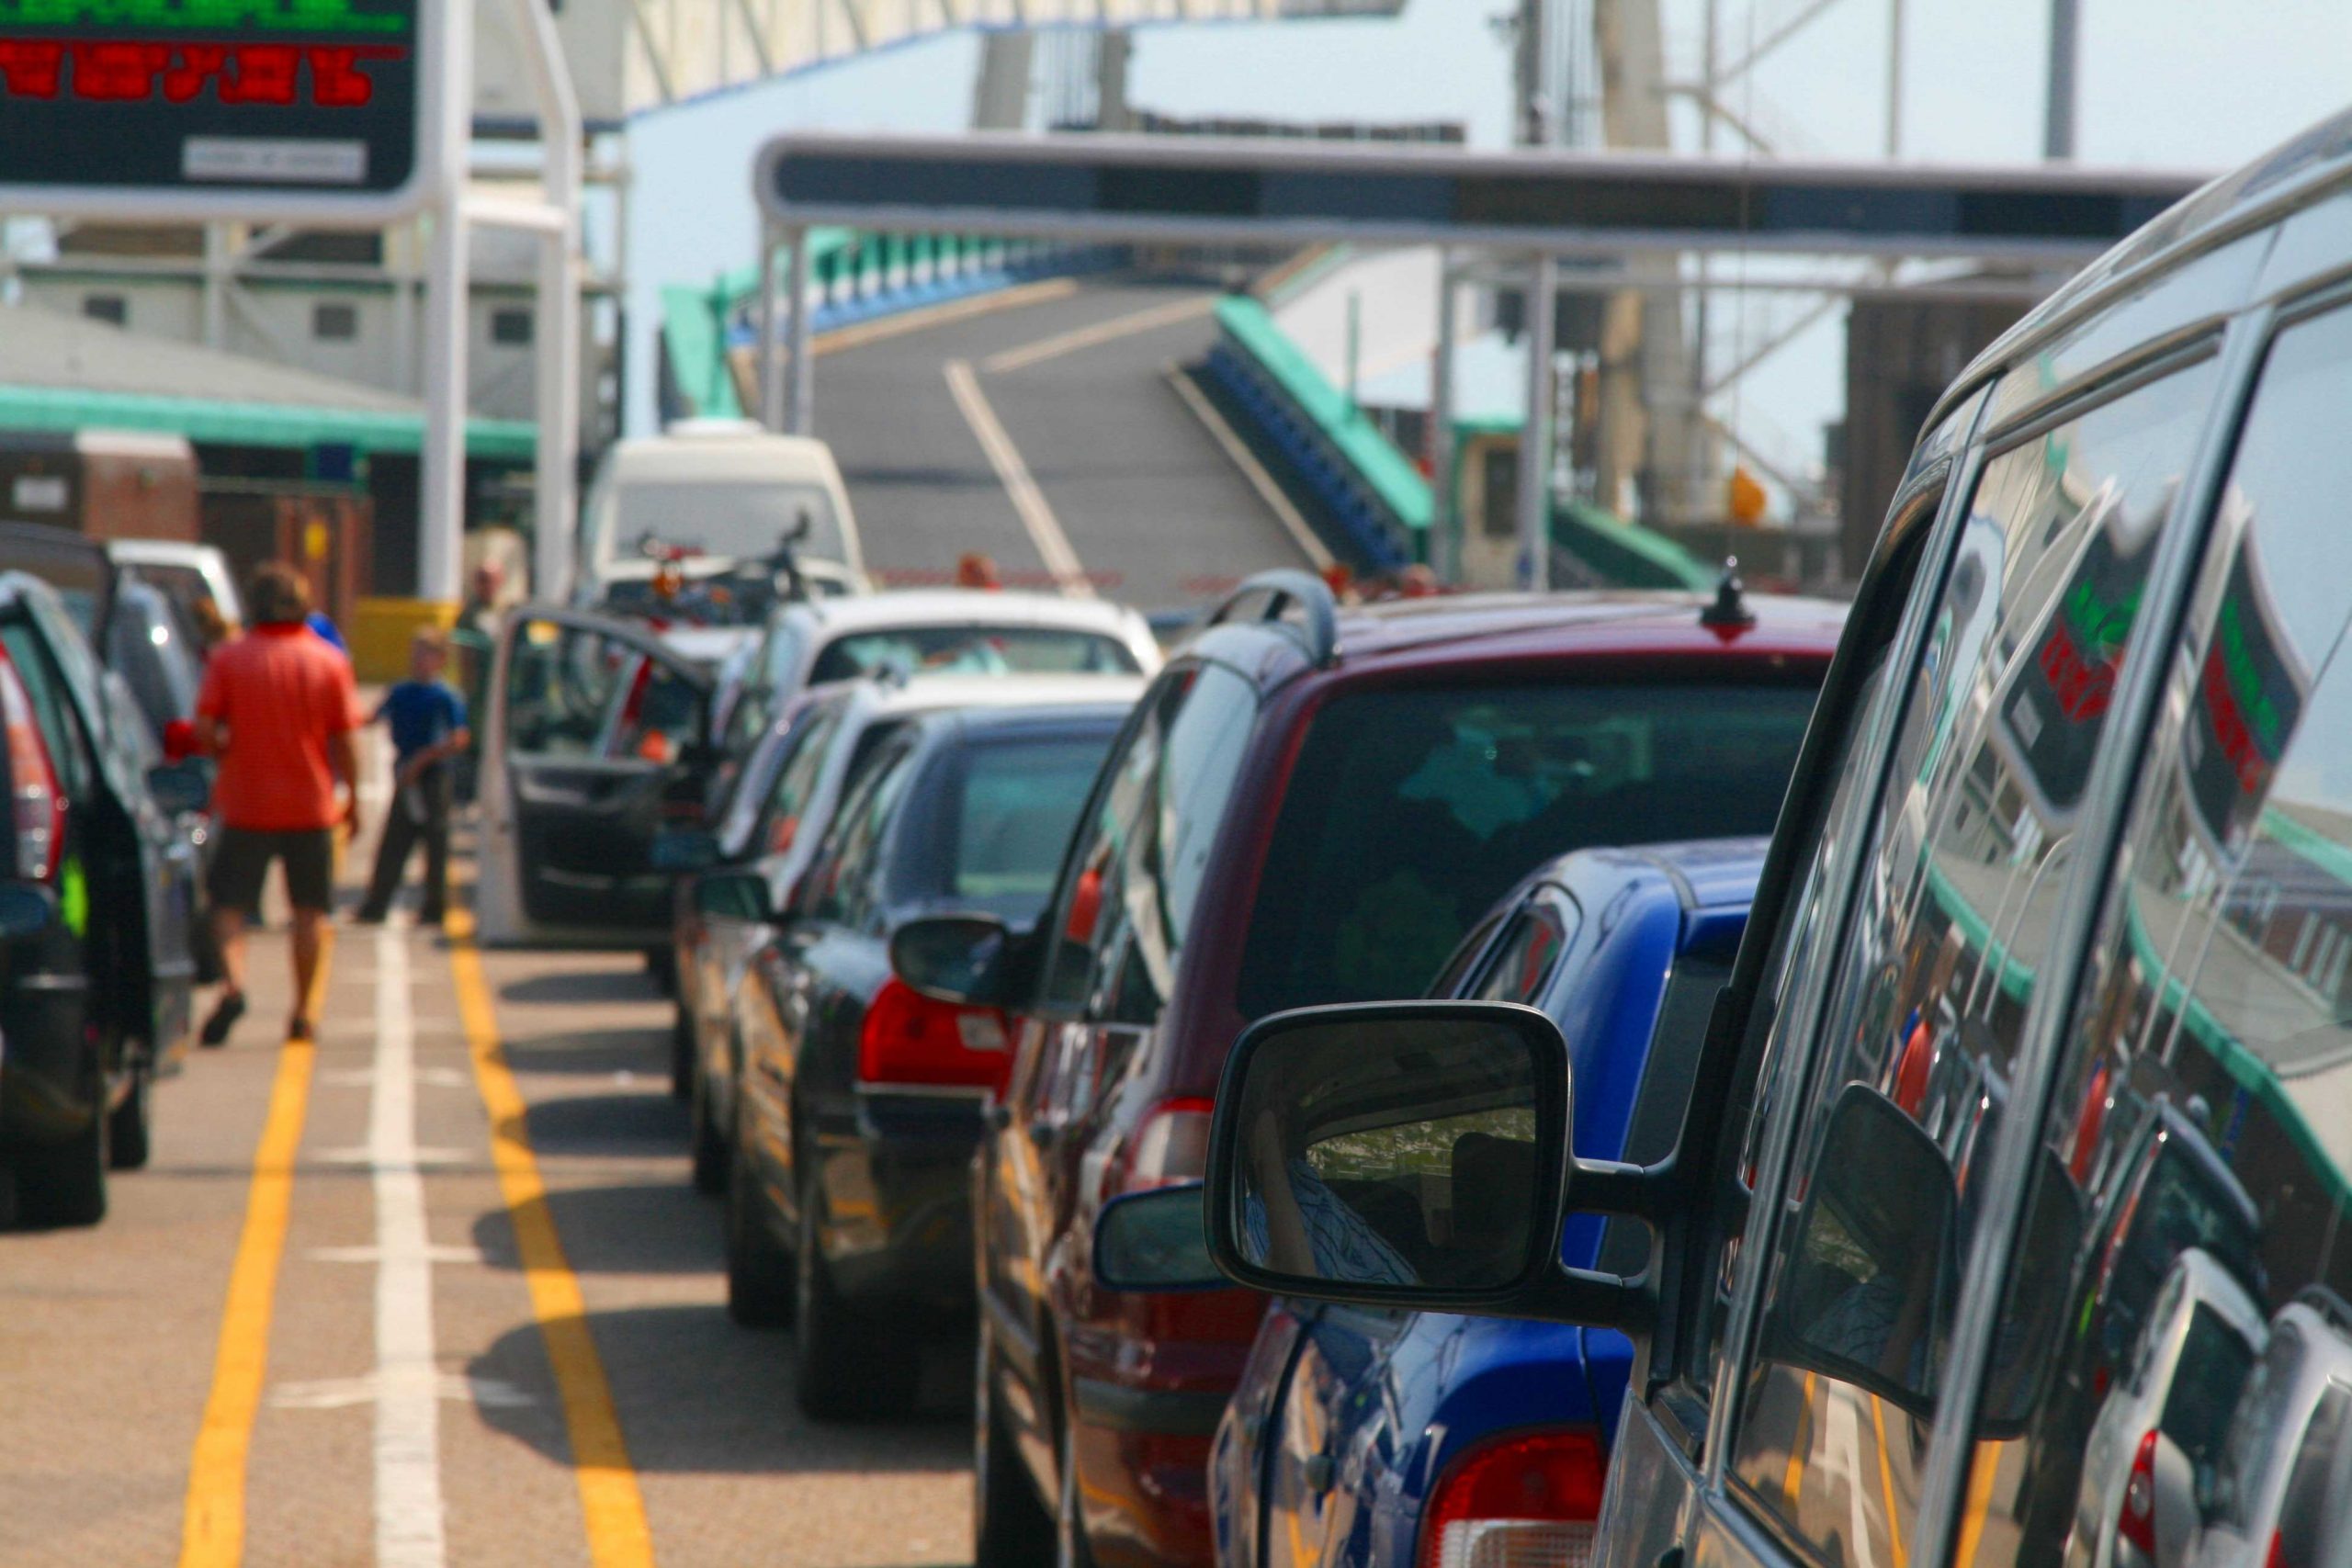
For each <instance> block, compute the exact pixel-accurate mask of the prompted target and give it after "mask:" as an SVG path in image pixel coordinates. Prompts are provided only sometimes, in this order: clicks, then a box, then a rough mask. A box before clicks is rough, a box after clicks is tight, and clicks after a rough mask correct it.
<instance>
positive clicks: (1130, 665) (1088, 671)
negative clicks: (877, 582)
mask: <svg viewBox="0 0 2352 1568" xmlns="http://www.w3.org/2000/svg"><path fill="white" fill-rule="evenodd" d="M1138 668H1139V667H1138V666H1137V665H1136V656H1135V655H1134V654H1132V653H1130V652H1128V651H1127V646H1126V644H1125V643H1123V642H1120V641H1119V640H1117V639H1116V638H1115V637H1101V636H1097V635H1096V634H1095V633H1092V632H1078V631H1057V630H1054V629H1051V628H1046V627H1038V626H901V627H897V628H894V629H892V630H890V631H880V632H857V633H854V634H853V635H851V636H848V637H835V638H834V639H833V640H832V641H831V642H829V643H827V644H826V645H825V646H824V648H823V649H820V650H819V652H818V654H817V663H816V667H815V668H814V669H813V670H811V671H809V683H810V684H812V685H814V684H816V683H817V682H823V681H847V680H851V679H853V678H854V677H856V676H859V675H871V674H876V673H877V672H879V671H885V670H899V671H905V672H906V673H908V674H910V675H912V674H924V675H1010V674H1024V675H1041V674H1042V675H1055V674H1059V675H1132V674H1134V673H1136V671H1137V669H1138Z"/></svg>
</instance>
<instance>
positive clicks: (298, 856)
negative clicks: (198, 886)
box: [206, 827, 334, 919]
mask: <svg viewBox="0 0 2352 1568" xmlns="http://www.w3.org/2000/svg"><path fill="white" fill-rule="evenodd" d="M272 861H284V862H285V863H286V901H287V902H288V903H289V904H291V905H293V906H294V907H295V908H298V909H324V908H326V907H327V904H328V902H329V900H330V899H331V898H332V897H334V829H332V828H311V829H301V830H299V831H295V832H284V833H276V832H266V831H263V830H261V829H254V828H227V827H224V828H222V829H220V844H219V846H218V847H217V848H215V849H214V851H213V852H212V873H211V875H210V876H209V878H208V879H207V881H206V886H207V887H208V889H209V891H210V892H211V894H212V902H213V903H214V904H215V905H216V906H218V907H219V908H224V909H240V910H243V912H244V914H245V916H246V918H248V919H259V918H260V915H261V887H262V882H263V880H264V879H265V878H266V877H267V876H268V875H269V863H270V862H272Z"/></svg>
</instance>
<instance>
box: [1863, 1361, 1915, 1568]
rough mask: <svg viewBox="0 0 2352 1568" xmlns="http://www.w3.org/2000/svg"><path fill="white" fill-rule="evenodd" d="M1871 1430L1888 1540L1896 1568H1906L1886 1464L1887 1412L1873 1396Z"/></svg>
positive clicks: (1891, 1473) (1890, 1468) (1890, 1474)
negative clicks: (1876, 1453) (1873, 1437)
mask: <svg viewBox="0 0 2352 1568" xmlns="http://www.w3.org/2000/svg"><path fill="white" fill-rule="evenodd" d="M1871 1430H1872V1431H1874V1432H1876V1433H1877V1434H1878V1490H1879V1495H1880V1496H1881V1497H1883V1498H1884V1499H1885V1501H1886V1539H1887V1540H1890V1541H1892V1542H1893V1543H1894V1568H1904V1565H1905V1556H1906V1553H1905V1550H1904V1545H1903V1523H1902V1521H1901V1520H1900V1519H1898V1518H1897V1517H1895V1513H1894V1467H1893V1466H1891V1465H1889V1464H1888V1463H1887V1462H1886V1412H1885V1410H1884V1408H1883V1406H1882V1405H1881V1404H1879V1401H1878V1395H1877V1394H1871Z"/></svg>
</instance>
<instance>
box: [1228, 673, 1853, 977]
mask: <svg viewBox="0 0 2352 1568" xmlns="http://www.w3.org/2000/svg"><path fill="white" fill-rule="evenodd" d="M1814 696H1815V686H1814V685H1812V684H1810V683H1807V684H1789V685H1770V686H1765V685H1748V686H1740V687H1735V686H1732V685H1730V684H1729V683H1719V684H1697V683H1692V684H1677V685H1663V684H1661V685H1655V686H1647V687H1642V688H1638V689H1636V688H1629V687H1625V686H1606V685H1589V686H1588V685H1575V684H1569V683H1566V682H1560V681H1556V680H1554V681H1546V682H1542V683H1539V684H1533V685H1524V686H1520V685H1510V686H1471V687H1462V686H1454V687H1435V688H1432V687H1427V686H1413V687H1399V688H1373V689H1367V690H1358V691H1351V692H1345V693H1342V694H1340V695H1339V696H1337V697H1334V698H1332V699H1331V700H1330V701H1329V703H1327V704H1325V705H1324V706H1323V708H1322V710H1321V711H1320V712H1318V713H1317V715H1316V716H1315V717H1314V718H1313V720H1312V721H1311V722H1310V724H1309V726H1308V728H1307V732H1306V740H1305V742H1304V743H1303V744H1302V745H1301V747H1300V750H1299V755H1298V761H1297V763H1296V764H1295V766H1294V768H1293V769H1292V771H1291V775H1290V779H1289V782H1288V784H1286V785H1285V786H1284V789H1283V805H1282V810H1281V812H1280V814H1279V815H1278V816H1277V818H1275V823H1274V833H1273V840H1272V845H1271V847H1270V848H1269V849H1268V851H1267V853H1266V862H1265V867H1264V870H1263V871H1262V873H1261V874H1260V876H1259V879H1258V893H1257V897H1256V899H1255V907H1254V908H1253V910H1252V913H1251V915H1250V928H1249V942H1248V945H1247V947H1246V948H1245V950H1244V952H1243V955H1242V960H1241V965H1240V976H1239V984H1238V993H1237V997H1236V1000H1237V1003H1238V1006H1239V1008H1240V1010H1241V1014H1242V1016H1243V1017H1244V1018H1261V1017H1263V1016H1264V1015H1266V1014H1267V1013H1271V1012H1279V1011H1281V1010H1283V1009H1285V1008H1294V1007H1306V1006H1309V1005H1311V1004H1314V1003H1318V1002H1351V1001H1374V1000H1378V999H1379V998H1384V997H1393V996H1396V995H1397V994H1398V993H1399V992H1400V991H1403V992H1405V993H1407V994H1410V993H1411V992H1412V991H1415V990H1418V989H1419V988H1420V987H1422V986H1425V985H1426V984H1427V983H1428V982H1429V979H1430V976H1434V975H1436V974H1437V973H1438V972H1439V970H1441V969H1442V967H1443V966H1444V964H1445V959H1446V955H1447V954H1448V953H1452V952H1453V948H1454V945H1455V944H1456V943H1457V942H1460V941H1461V940H1462V936H1463V933H1464V932H1465V931H1468V930H1469V929H1470V927H1471V924H1472V923H1473V922H1474V921H1476V919H1477V918H1478V917H1479V916H1480V915H1482V914H1484V913H1485V912H1486V911H1487V907H1488V906H1489V905H1491V904H1492V903H1494V901H1495V900H1496V899H1497V898H1499V897H1502V896H1503V894H1505V893H1506V892H1508V891H1510V886H1511V885H1512V884H1513V883H1515V882H1517V881H1518V880H1519V879H1520V878H1521V876H1523V875H1525V874H1527V868H1528V867H1529V866H1531V865H1534V864H1538V863H1542V862H1544V861H1546V860H1549V859H1551V858H1552V857H1553V856H1555V855H1559V854H1565V853H1566V852H1568V851H1570V850H1577V849H1584V848H1587V847H1589V846H1592V845H1600V844H1639V843H1654V842H1660V841H1665V840H1676V839H1696V838H1715V837H1720V836H1725V835H1733V834H1740V833H1765V832H1770V830H1771V827H1772V822H1773V819H1774V818H1776V817H1777V816H1779V815H1780V810H1781V797H1782V796H1783V795H1786V794H1787V793H1788V787H1789V773H1790V771H1791V769H1792V768H1793V767H1794V766H1795V763H1796V754H1797V748H1798V747H1799V745H1800V744H1802V743H1803V741H1804V728H1805V724H1806V721H1807V720H1808V719H1810V718H1811V717H1812V715H1813V703H1814ZM1374 845H1379V846H1383V847H1384V852H1382V853H1380V854H1376V855H1374V854H1368V853H1366V850H1367V849H1368V848H1369V847H1371V846H1374Z"/></svg>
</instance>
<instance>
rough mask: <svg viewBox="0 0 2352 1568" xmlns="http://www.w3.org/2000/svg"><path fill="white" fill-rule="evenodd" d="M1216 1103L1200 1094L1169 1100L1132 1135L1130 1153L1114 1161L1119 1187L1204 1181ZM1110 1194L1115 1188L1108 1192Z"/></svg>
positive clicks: (1142, 1188) (1127, 1189) (1128, 1188)
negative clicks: (1210, 1114)
mask: <svg viewBox="0 0 2352 1568" xmlns="http://www.w3.org/2000/svg"><path fill="white" fill-rule="evenodd" d="M1215 1108H1216V1102H1215V1101H1213V1100H1204V1099H1202V1098H1201V1097H1199V1096H1198V1095H1185V1096H1182V1097H1181V1098H1178V1099H1175V1100H1161V1101H1160V1102H1159V1104H1158V1105H1155V1106H1153V1107H1152V1108H1151V1110H1150V1111H1147V1112H1146V1113H1145V1115H1144V1119H1143V1120H1142V1121H1141V1122H1138V1123H1137V1124H1136V1130H1135V1132H1134V1133H1133V1134H1131V1135H1130V1136H1129V1137H1128V1138H1127V1141H1126V1154H1125V1157H1124V1158H1122V1159H1120V1160H1117V1161H1115V1162H1114V1164H1113V1165H1112V1167H1111V1168H1112V1170H1113V1171H1114V1172H1116V1173H1117V1174H1116V1177H1115V1180H1116V1181H1117V1183H1118V1185H1117V1187H1116V1189H1115V1191H1116V1192H1142V1191H1147V1190H1149V1189H1151V1188H1154V1187H1172V1186H1174V1185H1175V1184H1176V1183H1177V1182H1180V1181H1198V1180H1199V1179H1201V1178H1202V1177H1204V1176H1205V1175H1207V1174H1208V1168H1209V1112H1210V1111H1212V1110H1214V1109H1215ZM1103 1196H1104V1197H1105V1198H1109V1197H1112V1196H1114V1193H1113V1192H1105V1193H1103Z"/></svg>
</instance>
